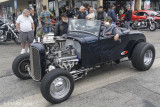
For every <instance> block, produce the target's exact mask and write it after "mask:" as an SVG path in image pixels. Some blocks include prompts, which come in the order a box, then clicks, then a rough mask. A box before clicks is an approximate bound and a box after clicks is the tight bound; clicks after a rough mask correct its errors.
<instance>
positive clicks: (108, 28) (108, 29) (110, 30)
mask: <svg viewBox="0 0 160 107" xmlns="http://www.w3.org/2000/svg"><path fill="white" fill-rule="evenodd" d="M103 23H104V26H105V27H104V30H103V32H102V36H104V37H105V36H111V35H114V40H115V41H118V40H119V34H118V32H119V30H118V28H117V27H116V25H115V24H112V18H111V17H109V16H107V17H106V18H105V19H104V22H103Z"/></svg>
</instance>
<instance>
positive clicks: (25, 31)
mask: <svg viewBox="0 0 160 107" xmlns="http://www.w3.org/2000/svg"><path fill="white" fill-rule="evenodd" d="M16 28H17V30H18V32H19V41H20V42H21V47H22V50H21V54H24V53H26V50H25V43H26V42H27V43H28V52H29V48H30V44H31V43H32V42H33V40H34V31H35V28H34V22H33V19H32V17H31V16H30V13H29V10H27V9H24V10H23V13H22V14H21V15H20V16H18V18H17V21H16Z"/></svg>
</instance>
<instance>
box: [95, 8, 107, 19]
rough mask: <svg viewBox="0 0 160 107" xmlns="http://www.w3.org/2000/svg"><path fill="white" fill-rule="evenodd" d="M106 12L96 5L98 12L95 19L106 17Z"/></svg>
mask: <svg viewBox="0 0 160 107" xmlns="http://www.w3.org/2000/svg"><path fill="white" fill-rule="evenodd" d="M106 15H107V14H106V12H105V11H104V10H103V7H102V6H99V7H98V12H97V20H104V19H105V18H106Z"/></svg>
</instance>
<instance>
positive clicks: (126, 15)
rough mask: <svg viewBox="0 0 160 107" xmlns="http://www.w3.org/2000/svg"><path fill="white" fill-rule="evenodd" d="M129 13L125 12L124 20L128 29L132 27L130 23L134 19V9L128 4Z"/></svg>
mask: <svg viewBox="0 0 160 107" xmlns="http://www.w3.org/2000/svg"><path fill="white" fill-rule="evenodd" d="M126 9H127V13H126V14H125V17H124V20H125V27H126V28H127V29H130V23H131V19H132V10H131V9H130V5H127V6H126Z"/></svg>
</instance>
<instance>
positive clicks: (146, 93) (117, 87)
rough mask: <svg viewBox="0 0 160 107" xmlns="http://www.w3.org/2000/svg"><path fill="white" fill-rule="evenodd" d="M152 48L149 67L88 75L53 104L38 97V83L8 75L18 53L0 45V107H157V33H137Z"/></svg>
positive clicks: (159, 62)
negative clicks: (139, 69)
mask: <svg viewBox="0 0 160 107" xmlns="http://www.w3.org/2000/svg"><path fill="white" fill-rule="evenodd" d="M141 32H143V33H144V34H145V35H146V38H147V42H148V43H151V44H153V45H154V46H155V48H156V58H155V62H154V64H153V66H152V68H151V69H150V70H148V71H146V72H139V71H137V70H136V69H134V68H133V66H132V64H131V62H130V61H128V60H126V59H122V62H121V63H120V64H118V65H112V66H106V67H104V68H101V69H97V70H95V71H91V72H89V74H88V75H87V77H85V78H83V79H81V80H78V81H76V82H75V89H74V91H73V94H72V96H71V97H70V98H69V99H68V100H67V101H65V102H63V103H60V104H56V105H53V104H51V103H49V102H47V101H46V100H45V99H44V98H43V97H42V95H41V92H40V83H39V82H35V81H33V80H32V79H30V80H20V79H18V78H17V77H16V76H15V75H14V74H13V72H12V62H13V60H14V58H15V57H16V56H17V55H19V54H20V50H21V48H20V46H19V45H16V44H15V43H14V42H13V41H10V42H6V43H2V42H0V54H1V55H0V84H1V85H0V107H52V106H53V107H91V106H92V107H158V106H159V105H160V78H159V75H160V72H159V69H160V66H159V65H160V30H159V29H157V30H156V31H154V32H151V31H148V30H141Z"/></svg>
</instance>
